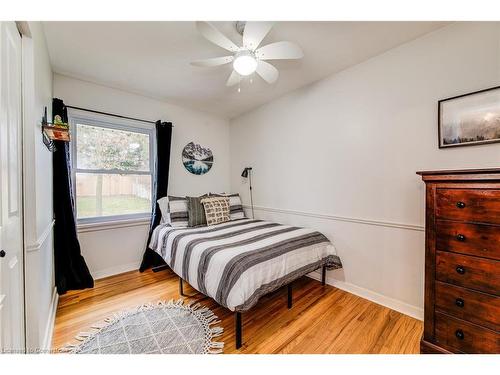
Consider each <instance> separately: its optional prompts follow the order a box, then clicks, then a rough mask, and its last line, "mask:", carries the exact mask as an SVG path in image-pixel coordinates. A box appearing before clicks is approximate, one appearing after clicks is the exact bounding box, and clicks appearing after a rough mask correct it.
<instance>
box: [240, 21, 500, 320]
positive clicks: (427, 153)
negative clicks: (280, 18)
mask: <svg viewBox="0 0 500 375" xmlns="http://www.w3.org/2000/svg"><path fill="white" fill-rule="evenodd" d="M332 48H334V46H332ZM499 84H500V26H499V23H457V24H452V25H450V26H447V27H445V28H443V29H440V30H438V31H436V32H434V33H431V34H428V35H426V36H423V37H421V38H419V39H417V40H414V41H412V42H409V43H407V44H404V45H402V46H400V47H398V48H395V49H392V50H390V51H388V52H386V53H384V54H382V55H379V56H377V57H374V58H372V59H370V60H368V61H366V62H363V63H361V64H359V65H357V66H353V67H351V68H349V69H347V70H345V71H343V72H340V73H338V74H336V75H333V76H331V77H329V78H326V79H323V80H321V81H319V82H317V83H315V84H312V85H310V86H307V87H304V88H301V89H299V90H296V91H294V92H292V93H290V94H288V95H286V96H284V97H282V98H279V99H277V100H275V101H273V102H271V103H268V104H267V105H265V106H263V107H260V108H259V109H256V110H254V111H252V112H249V113H247V114H244V115H242V116H240V117H238V118H235V119H233V120H231V188H232V190H233V191H239V192H240V193H241V194H242V196H243V198H244V201H245V202H247V203H248V202H249V198H248V187H247V185H246V183H245V181H243V180H242V179H241V177H240V174H241V170H242V169H243V167H245V166H252V167H253V172H254V175H253V176H254V203H255V205H256V206H258V207H261V208H263V209H258V210H257V211H256V216H258V217H263V218H269V219H273V220H279V221H282V222H286V223H294V224H300V225H307V226H311V227H314V228H317V229H319V230H321V231H323V232H324V233H325V234H326V235H327V236H328V237H329V238H330V239H331V240H332V241H333V243H334V244H335V246H336V248H337V250H338V253H339V255H340V256H341V258H342V261H343V263H344V269H343V270H340V271H334V272H331V273H329V282H330V283H331V284H334V285H338V286H339V287H341V288H344V289H347V290H350V291H352V292H354V293H357V294H360V295H363V296H365V297H368V298H371V299H373V300H375V301H378V302H380V303H383V304H386V305H388V306H390V307H393V308H395V309H398V310H400V311H403V312H406V313H408V314H411V315H413V316H417V317H422V307H423V270H424V232H423V225H424V184H423V183H422V182H421V180H420V178H419V177H418V176H417V175H416V174H415V172H416V171H418V170H427V169H446V168H469V167H498V166H499V165H500V144H496V145H483V146H475V147H462V148H454V149H445V150H439V149H438V147H437V120H436V118H437V101H438V100H439V99H443V98H446V97H450V96H454V95H458V94H463V93H467V92H471V91H476V90H480V89H484V88H488V87H493V86H497V85H499Z"/></svg>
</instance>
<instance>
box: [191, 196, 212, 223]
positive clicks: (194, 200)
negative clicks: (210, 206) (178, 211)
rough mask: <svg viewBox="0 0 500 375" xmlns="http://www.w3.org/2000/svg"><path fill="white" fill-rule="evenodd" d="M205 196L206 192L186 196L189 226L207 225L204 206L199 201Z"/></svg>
mask: <svg viewBox="0 0 500 375" xmlns="http://www.w3.org/2000/svg"><path fill="white" fill-rule="evenodd" d="M206 197H208V194H205V195H202V196H200V197H186V198H187V207H188V226H189V227H198V226H202V225H207V219H206V217H205V208H204V207H203V204H202V203H201V200H202V199H203V198H206Z"/></svg>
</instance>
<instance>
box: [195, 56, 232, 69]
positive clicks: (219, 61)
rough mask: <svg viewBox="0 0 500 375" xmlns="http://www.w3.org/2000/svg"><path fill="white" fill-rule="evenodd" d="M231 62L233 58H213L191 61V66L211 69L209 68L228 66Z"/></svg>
mask: <svg viewBox="0 0 500 375" xmlns="http://www.w3.org/2000/svg"><path fill="white" fill-rule="evenodd" d="M233 60H234V56H223V57H214V58H213V59H204V60H196V61H191V65H194V66H201V67H211V66H218V65H224V64H229V63H230V62H231V61H233Z"/></svg>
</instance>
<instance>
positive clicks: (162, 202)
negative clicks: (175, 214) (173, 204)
mask: <svg viewBox="0 0 500 375" xmlns="http://www.w3.org/2000/svg"><path fill="white" fill-rule="evenodd" d="M157 202H158V206H160V211H161V223H162V224H170V211H169V209H168V197H163V198H160V199H158V200H157Z"/></svg>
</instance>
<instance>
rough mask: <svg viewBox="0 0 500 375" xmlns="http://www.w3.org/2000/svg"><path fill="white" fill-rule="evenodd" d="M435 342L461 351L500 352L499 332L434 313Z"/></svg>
mask: <svg viewBox="0 0 500 375" xmlns="http://www.w3.org/2000/svg"><path fill="white" fill-rule="evenodd" d="M435 327H436V334H435V342H436V344H438V345H443V346H445V347H448V348H453V349H455V350H458V351H461V352H463V353H500V334H499V333H497V332H494V331H491V330H489V329H487V328H483V327H480V326H477V325H475V324H472V323H468V322H465V321H463V320H461V319H456V318H452V317H450V316H448V315H444V314H441V313H436V316H435Z"/></svg>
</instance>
